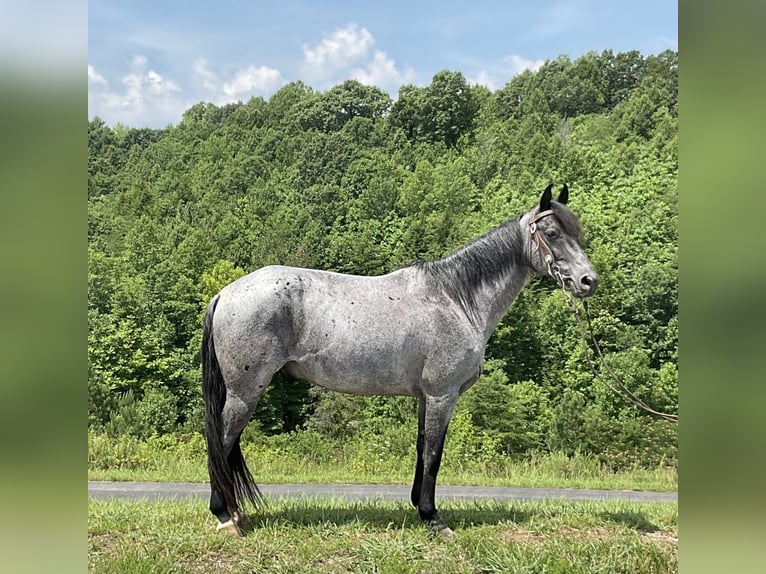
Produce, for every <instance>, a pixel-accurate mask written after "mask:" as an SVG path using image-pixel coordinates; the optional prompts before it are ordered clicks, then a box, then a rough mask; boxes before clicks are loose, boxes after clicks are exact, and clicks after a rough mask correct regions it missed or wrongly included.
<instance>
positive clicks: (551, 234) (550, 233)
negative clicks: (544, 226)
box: [545, 229, 559, 239]
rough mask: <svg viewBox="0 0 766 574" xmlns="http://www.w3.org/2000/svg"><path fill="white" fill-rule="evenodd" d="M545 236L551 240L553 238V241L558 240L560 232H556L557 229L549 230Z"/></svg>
mask: <svg viewBox="0 0 766 574" xmlns="http://www.w3.org/2000/svg"><path fill="white" fill-rule="evenodd" d="M545 236H546V237H549V238H551V239H556V238H557V237H558V236H559V232H558V231H556V230H555V229H548V230H547V231H546V232H545Z"/></svg>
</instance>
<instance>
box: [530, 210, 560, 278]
mask: <svg viewBox="0 0 766 574" xmlns="http://www.w3.org/2000/svg"><path fill="white" fill-rule="evenodd" d="M549 215H553V210H552V209H547V210H545V211H541V212H539V213H537V214H535V216H534V217H533V218H532V220H531V221H530V222H529V233H530V234H531V235H532V239H533V240H534V241H535V244H536V245H537V249H538V251H539V252H540V255H541V256H542V258H543V261H544V262H545V265H546V266H547V267H548V275H550V276H551V277H553V278H554V279H556V280H557V281H561V282H562V283H563V281H564V280H563V278H562V277H561V273H560V272H559V268H558V265H556V264H555V260H554V258H553V251H551V248H550V246H549V245H548V244H547V243H546V242H545V239H543V237H542V234H540V233H538V229H537V222H538V221H540V220H541V219H543V218H544V217H548V216H549Z"/></svg>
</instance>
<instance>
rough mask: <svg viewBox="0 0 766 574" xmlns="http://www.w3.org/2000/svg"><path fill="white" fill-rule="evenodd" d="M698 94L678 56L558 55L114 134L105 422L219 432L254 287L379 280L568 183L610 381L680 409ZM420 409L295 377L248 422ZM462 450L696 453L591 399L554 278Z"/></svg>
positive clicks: (254, 102) (500, 367)
mask: <svg viewBox="0 0 766 574" xmlns="http://www.w3.org/2000/svg"><path fill="white" fill-rule="evenodd" d="M677 75H678V55H677V53H675V52H664V53H662V54H659V55H656V56H649V57H646V58H644V57H642V56H641V55H640V54H639V53H638V52H626V53H618V54H614V53H612V52H611V51H609V50H608V51H605V52H603V53H601V54H597V53H589V54H586V55H585V56H582V57H581V58H578V59H576V60H574V61H572V60H571V59H570V58H568V57H566V56H561V57H559V58H557V59H556V60H553V61H549V62H546V63H545V64H544V65H543V66H542V67H541V68H540V69H539V70H538V71H537V72H530V71H527V72H524V73H522V74H520V75H518V76H515V77H514V78H513V79H511V80H510V81H509V82H508V83H507V84H506V85H505V86H504V87H502V88H501V89H499V90H497V91H495V92H489V91H488V90H486V89H485V88H481V87H478V86H471V85H470V84H469V83H468V82H467V81H466V79H465V78H464V77H463V75H462V74H461V73H460V72H454V71H442V72H439V73H437V74H436V75H435V76H434V77H433V79H432V81H431V83H430V84H429V85H428V86H424V87H416V86H403V87H402V88H401V90H400V93H399V97H398V99H397V100H396V102H392V101H391V99H390V98H389V97H388V96H387V95H386V94H384V93H383V92H382V91H380V90H379V89H377V88H374V87H369V86H364V85H362V84H360V83H359V82H356V81H354V80H349V81H346V82H344V83H343V84H341V85H338V86H335V87H334V88H332V89H330V90H329V91H327V92H324V93H318V92H315V91H314V90H312V89H311V88H309V87H308V86H306V85H304V84H302V83H300V82H295V83H292V84H289V85H287V86H285V87H283V88H282V89H281V90H280V91H278V92H277V93H276V94H274V95H273V96H272V97H271V98H270V99H269V100H268V101H265V100H263V99H261V98H253V99H251V100H250V101H248V102H246V103H237V104H229V105H226V106H222V107H218V106H215V105H213V104H204V103H200V104H197V105H195V106H193V107H191V108H190V109H189V110H187V111H186V113H185V114H184V116H183V119H182V121H181V122H180V123H179V124H178V125H177V126H171V127H168V128H166V129H163V130H147V129H134V128H130V127H127V126H123V125H117V126H114V127H109V126H107V125H106V124H104V122H103V121H101V120H100V119H98V118H95V119H94V120H92V121H91V122H89V124H88V150H89V153H88V213H89V226H88V260H89V269H88V318H89V334H88V359H89V373H88V389H89V410H88V424H89V426H90V427H91V428H93V429H94V430H96V431H98V432H108V433H110V434H118V435H121V434H126V433H128V434H132V435H134V436H136V437H141V438H146V437H150V436H154V435H156V436H163V435H165V434H166V433H168V432H170V431H171V430H174V429H177V428H184V429H188V430H192V431H193V430H198V429H199V427H200V425H201V418H200V417H201V414H200V398H199V395H200V392H199V367H198V364H199V342H200V338H201V328H202V321H201V317H202V315H203V313H204V310H205V307H206V305H207V302H208V301H209V300H210V298H211V297H212V296H213V295H214V294H215V293H216V292H217V291H218V290H219V289H220V288H221V287H223V286H224V285H226V284H227V283H229V282H230V281H232V280H234V279H236V278H237V277H239V276H241V275H243V274H244V273H246V272H249V271H252V270H254V269H256V268H258V267H261V266H263V265H268V264H273V263H281V264H287V265H298V266H305V267H321V268H325V269H329V270H335V271H340V272H344V273H357V274H380V273H385V272H388V271H391V270H393V269H396V268H398V267H400V266H402V265H405V264H407V263H409V262H411V261H413V260H415V259H422V258H430V257H439V256H442V255H445V254H447V253H449V252H450V251H452V250H453V249H455V248H457V247H458V246H460V245H461V244H463V243H464V242H466V241H468V240H470V239H471V238H473V237H475V236H477V235H479V234H481V233H483V232H484V231H486V230H487V229H489V228H490V227H492V226H494V225H497V224H498V223H500V222H502V221H504V220H505V219H508V218H510V217H513V216H515V215H516V214H518V213H519V212H521V211H522V210H523V209H525V208H527V207H528V206H529V205H530V204H531V203H532V202H533V201H534V200H535V199H536V197H537V194H538V192H539V190H540V189H542V188H543V187H544V186H545V185H546V184H547V183H548V182H549V181H551V180H553V181H560V182H561V181H567V182H568V183H569V185H570V189H571V190H572V207H573V209H574V210H575V212H577V213H578V214H579V215H580V217H581V221H582V223H583V227H584V229H585V232H586V237H587V238H588V241H589V245H588V252H589V254H590V256H591V259H592V261H593V263H594V265H595V267H596V268H597V269H598V271H599V273H600V275H601V284H600V286H599V289H598V292H597V294H596V296H595V297H594V298H593V300H592V303H591V308H592V311H593V315H594V328H595V330H596V335H597V336H598V338H599V339H600V341H601V343H602V346H603V348H604V351H605V353H606V358H607V361H608V362H609V364H610V365H611V366H612V368H613V369H615V370H616V371H617V372H618V374H620V376H621V377H622V378H623V379H624V380H625V382H626V384H628V386H629V387H630V388H631V389H632V391H633V392H634V393H635V394H636V395H638V396H639V397H641V398H642V400H644V401H646V402H647V403H648V404H649V405H651V406H653V407H654V408H656V409H658V410H663V411H666V412H673V413H675V412H677V408H678V374H677V357H678V355H677V348H678V321H677V315H678V291H677V268H678V264H677V244H678V237H677V218H678V202H677V173H678V153H677V143H678V117H677V114H678V103H677V102H678V99H677V98H678V96H677V93H678V90H677V81H678V80H677ZM414 412H415V409H414V405H413V402H412V401H411V400H409V399H400V398H374V399H370V398H364V399H361V398H357V397H341V396H338V395H335V394H333V393H327V392H324V391H321V390H314V389H311V388H310V387H309V386H308V385H305V384H292V385H289V384H287V383H285V382H284V381H281V380H276V381H275V384H274V385H273V386H272V387H271V388H270V389H269V391H268V392H267V394H266V395H265V396H264V398H263V400H262V402H261V404H260V405H259V408H258V410H257V412H256V415H255V418H256V420H257V425H251V426H256V427H257V431H258V432H261V433H267V434H276V435H279V434H280V433H284V432H288V431H294V430H295V429H301V428H305V427H311V429H310V431H311V432H316V433H318V434H319V435H322V436H328V437H336V438H342V437H349V436H356V434H358V433H362V434H365V433H367V435H366V436H367V437H368V438H370V440H372V438H373V437H374V435H376V433H377V435H378V436H382V435H383V434H386V433H387V432H388V430H387V429H391V428H397V427H398V426H400V425H401V424H402V423H404V422H406V421H407V422H408V421H412V420H413V418H414V416H415V415H414ZM461 429H462V430H461ZM301 432H308V431H301ZM461 432H462V433H463V434H462V435H461V434H460V433H461ZM452 433H454V434H455V435H456V439H455V440H456V444H458V445H462V446H459V447H457V448H463V449H464V450H465V449H468V450H470V449H476V448H478V446H477V444H476V443H475V441H474V442H472V440H473V439H471V438H470V437H469V436H468V434H470V433H475V436H476V437H480V440H482V441H484V444H485V447H483V448H484V451H482V453H483V454H480V453H479V451H478V450H476V451H475V453H476V456H480V455H481V456H485V457H488V458H487V460H490V459H491V456H490V455H492V453H495V454H498V455H507V456H513V457H529V456H532V455H533V453H534V452H536V451H547V450H553V451H562V452H566V453H570V454H574V453H576V452H581V453H587V454H590V455H593V456H597V457H600V458H601V460H602V461H604V462H608V463H609V464H615V465H631V464H654V463H655V462H656V461H657V460H666V461H671V462H672V459H673V457H674V456H675V454H674V453H675V442H676V437H675V429H671V430H668V428H667V426H666V425H665V423H662V422H657V421H653V420H652V419H651V418H650V417H649V416H647V415H645V414H643V413H641V412H639V411H637V410H636V409H635V408H634V407H632V406H630V405H628V404H626V403H624V402H623V401H622V400H621V399H619V398H618V397H615V396H614V395H613V394H612V393H610V392H609V391H608V390H607V389H606V388H605V387H604V386H603V385H601V383H599V382H597V381H594V379H593V376H592V374H591V370H590V368H589V366H588V364H587V362H586V356H585V354H584V353H583V350H582V348H581V347H580V345H579V332H578V330H577V327H576V323H575V322H574V319H573V317H572V316H571V314H570V313H569V310H568V308H567V306H566V304H565V302H564V299H563V296H562V293H561V292H560V290H557V289H555V287H554V286H553V284H552V283H551V282H550V280H548V279H535V280H533V281H532V283H531V284H530V286H529V287H528V288H527V289H526V290H525V291H523V292H522V295H521V296H520V297H519V299H518V301H517V302H516V303H515V305H514V306H513V308H512V309H511V311H510V312H509V313H508V314H507V315H506V317H505V318H504V319H503V321H502V322H501V324H500V325H499V327H498V329H497V330H496V332H495V334H494V335H493V337H492V338H491V340H490V342H489V345H488V348H487V365H486V368H485V375H484V376H483V377H482V378H481V379H480V380H479V382H478V383H476V385H475V388H474V389H472V390H470V391H468V393H467V394H466V395H465V396H464V398H463V399H462V400H461V403H460V404H459V406H458V412H457V413H456V419H455V424H453V426H452ZM481 437H483V438H481ZM486 445H489V446H486ZM487 449H489V450H487ZM489 451H491V452H489ZM466 452H468V451H466ZM471 452H474V451H471ZM492 456H494V455H492Z"/></svg>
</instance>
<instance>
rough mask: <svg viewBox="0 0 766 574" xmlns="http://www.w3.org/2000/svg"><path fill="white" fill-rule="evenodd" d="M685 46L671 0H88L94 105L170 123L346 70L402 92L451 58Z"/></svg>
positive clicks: (466, 63)
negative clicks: (200, 107)
mask: <svg viewBox="0 0 766 574" xmlns="http://www.w3.org/2000/svg"><path fill="white" fill-rule="evenodd" d="M607 49H611V50H612V51H613V52H615V53H617V52H624V51H628V50H638V51H639V52H641V53H642V54H643V55H644V56H649V55H651V54H658V53H660V52H662V51H664V50H667V49H672V50H677V49H678V5H677V3H676V2H671V1H668V0H621V1H615V0H527V1H523V2H522V1H514V0H483V1H482V0H474V1H469V0H459V1H455V0H436V1H427V0H409V1H401V0H387V1H386V2H360V1H358V0H357V1H356V2H354V1H352V0H275V1H271V2H265V1H246V0H239V1H236V0H217V1H216V2H210V1H209V0H207V1H204V2H203V1H200V0H91V1H90V2H89V4H88V117H89V118H90V119H92V118H93V117H95V116H98V117H100V118H101V119H103V120H104V121H105V122H106V123H107V124H109V125H115V124H116V123H122V124H125V125H127V126H130V127H152V128H163V127H167V126H168V125H175V124H177V123H178V122H179V121H180V120H181V117H182V115H183V112H184V111H185V110H187V109H188V108H190V107H191V106H193V105H194V104H196V103H199V102H211V103H213V104H216V105H223V104H226V103H231V102H237V101H241V102H247V101H248V100H249V99H250V98H252V97H263V98H265V99H268V98H269V97H271V95H272V94H274V93H275V92H276V91H277V90H279V89H280V88H281V87H282V86H284V85H285V84H288V83H290V82H294V81H298V80H300V81H303V82H304V83H306V84H308V85H310V86H311V87H312V88H314V89H315V90H318V91H326V90H328V89H330V88H332V87H333V86H335V85H337V84H340V83H342V82H343V81H345V80H348V79H356V80H358V81H360V82H362V83H364V84H369V85H375V86H377V87H379V88H381V89H383V90H384V91H386V92H388V93H389V94H390V95H391V97H392V98H396V97H397V94H398V91H399V87H400V86H402V85H404V84H415V85H418V86H425V85H428V84H429V83H430V82H431V79H432V78H433V76H434V74H436V73H437V72H439V71H441V70H451V71H459V72H462V73H463V75H464V76H465V78H466V79H467V80H468V81H469V82H470V83H471V84H481V85H484V86H487V87H488V88H489V89H490V90H496V89H498V88H501V87H503V86H504V85H505V84H506V83H507V82H508V81H510V80H511V79H512V78H513V76H515V75H517V74H519V73H520V72H522V71H523V70H525V69H531V70H536V69H538V68H539V67H540V66H541V65H542V64H543V63H544V62H545V61H546V60H554V59H556V58H557V57H558V56H560V55H566V56H569V57H570V58H571V59H572V60H575V59H577V58H578V57H580V56H582V55H583V54H586V53H587V52H589V51H596V52H598V53H600V52H602V51H603V50H607Z"/></svg>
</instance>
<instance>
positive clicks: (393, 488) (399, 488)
mask: <svg viewBox="0 0 766 574" xmlns="http://www.w3.org/2000/svg"><path fill="white" fill-rule="evenodd" d="M260 489H261V492H262V493H263V494H264V496H266V497H269V498H287V497H303V496H306V497H311V496H323V497H337V498H347V499H350V500H368V499H371V500H394V501H408V500H409V499H410V487H409V486H405V485H398V484H397V485H390V484H386V485H381V484H264V485H260ZM209 495H210V487H209V485H208V484H200V483H191V482H172V483H169V482H103V481H88V496H89V497H90V498H100V499H105V498H129V499H136V500H138V499H145V500H164V499H177V500H181V499H187V498H207V497H208V496H209ZM436 496H437V497H438V498H439V499H441V500H446V499H449V500H496V501H506V500H544V499H562V498H563V499H567V500H573V501H586V500H629V501H634V502H677V501H678V493H676V492H647V491H633V490H581V489H574V488H515V487H501V486H491V487H486V486H446V485H445V486H437V487H436Z"/></svg>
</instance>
